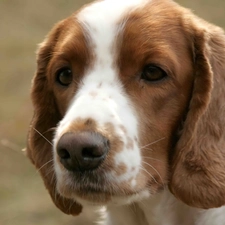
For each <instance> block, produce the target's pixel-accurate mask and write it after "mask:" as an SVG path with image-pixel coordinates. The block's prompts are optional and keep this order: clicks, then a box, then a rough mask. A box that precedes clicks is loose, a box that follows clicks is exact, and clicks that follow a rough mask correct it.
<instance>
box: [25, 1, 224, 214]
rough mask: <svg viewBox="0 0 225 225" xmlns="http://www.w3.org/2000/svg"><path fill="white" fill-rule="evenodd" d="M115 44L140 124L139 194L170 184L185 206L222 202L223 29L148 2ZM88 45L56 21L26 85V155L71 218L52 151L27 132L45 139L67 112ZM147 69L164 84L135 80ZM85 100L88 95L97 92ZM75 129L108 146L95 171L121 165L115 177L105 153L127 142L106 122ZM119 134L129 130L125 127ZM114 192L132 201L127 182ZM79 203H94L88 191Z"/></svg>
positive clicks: (73, 208)
mask: <svg viewBox="0 0 225 225" xmlns="http://www.w3.org/2000/svg"><path fill="white" fill-rule="evenodd" d="M143 15H144V16H143ZM162 15H163V16H162ZM143 28H144V29H143ZM137 31H138V32H137ZM118 40H119V41H120V44H119V45H118V46H119V49H118V60H117V62H116V65H117V66H118V68H119V71H120V72H119V73H120V74H119V75H120V80H121V82H122V83H123V84H124V87H125V91H126V93H127V94H128V96H129V97H130V99H131V101H132V102H133V105H134V109H135V111H136V112H137V115H138V118H139V138H138V142H139V145H140V147H141V154H142V158H143V161H144V162H145V163H143V167H144V168H145V170H143V171H142V174H140V175H139V176H138V177H137V183H138V185H139V187H140V189H141V188H142V187H145V186H150V187H151V188H153V189H154V190H155V192H157V191H159V190H161V189H162V187H163V186H164V185H165V184H169V188H170V190H171V192H172V193H173V194H174V195H175V196H176V197H177V198H179V199H181V200H182V201H183V202H185V203H186V204H188V205H190V206H194V207H200V208H211V207H219V206H221V205H223V204H225V158H224V157H225V151H224V148H225V116H224V115H225V106H224V96H225V35H224V32H223V31H222V30H221V29H220V28H217V27H215V26H213V25H210V24H208V23H206V22H204V21H202V20H200V19H199V18H197V17H195V16H194V15H193V14H192V13H191V12H190V11H188V10H186V9H184V8H182V7H180V6H178V5H177V4H176V3H174V2H172V1H167V0H157V1H156V0H153V1H152V2H151V3H149V5H148V6H146V7H145V8H144V9H142V8H140V9H138V10H136V11H134V12H132V13H130V14H129V18H128V20H127V22H126V26H125V29H124V33H123V35H122V36H120V37H118ZM89 47H90V46H87V43H86V41H85V37H84V34H83V32H82V31H81V28H80V26H79V24H78V23H76V22H75V20H74V18H72V17H71V18H68V19H66V20H64V21H62V22H60V23H59V24H58V25H56V26H55V27H54V28H53V30H52V31H51V32H50V34H49V35H48V37H47V39H46V40H45V41H44V42H43V44H42V45H41V47H40V49H39V52H38V60H37V63H38V68H37V73H36V76H35V77H34V80H33V86H32V100H33V104H34V117H33V120H32V122H31V127H30V131H29V135H28V146H27V155H28V157H29V158H30V159H31V161H32V162H33V163H34V164H35V166H36V168H37V169H39V171H40V173H41V175H42V177H43V180H44V182H45V185H46V187H47V189H48V190H49V193H50V195H51V197H52V199H53V201H54V202H55V204H56V206H57V207H59V208H60V209H61V210H62V211H63V212H65V213H68V214H73V215H76V214H79V213H80V211H81V206H80V205H79V204H77V203H75V202H74V201H72V200H71V199H70V198H69V194H68V198H65V197H62V196H61V195H59V194H58V192H57V190H56V187H55V182H56V180H55V179H56V178H55V172H54V170H53V162H52V161H51V160H52V146H51V145H50V144H49V143H48V142H47V141H46V140H45V139H44V138H43V137H41V136H40V134H38V133H37V132H36V131H35V130H34V129H33V128H35V129H36V130H38V131H39V132H40V133H41V134H42V135H44V137H45V138H47V139H48V140H49V141H50V142H51V141H52V138H53V131H52V129H51V128H54V127H56V125H57V123H58V122H59V121H60V120H61V118H62V116H63V115H64V114H65V112H66V110H67V107H68V104H69V101H70V100H71V98H72V97H73V96H74V94H75V92H76V90H77V87H78V84H79V82H80V81H81V79H82V76H83V74H84V72H85V69H86V68H87V65H89V68H90V66H91V64H92V62H93V57H94V56H93V55H91V53H90V52H89V51H88V48H89ZM71 49H73V51H71ZM62 52H64V53H63V54H60V53H62ZM78 55H79V56H78ZM74 59H76V60H74ZM68 61H69V63H70V66H71V65H72V67H73V69H74V70H75V71H77V76H76V80H75V82H74V83H73V84H72V85H71V87H70V88H68V89H66V90H63V89H62V88H61V87H57V86H56V85H55V84H54V79H53V74H54V73H55V71H57V69H58V68H59V67H62V66H67V64H68ZM150 62H151V63H155V64H157V65H160V66H162V67H163V68H164V70H166V71H167V73H168V74H169V75H170V78H169V79H168V80H167V81H165V82H161V83H159V84H155V85H152V84H146V83H145V82H143V81H142V80H140V76H139V74H140V71H141V70H142V68H143V66H144V65H146V64H148V63H150ZM100 87H101V84H99V88H100ZM91 95H92V97H95V93H91ZM79 123H80V122H79ZM77 129H78V130H80V129H81V130H85V129H92V130H96V131H97V132H100V133H101V134H103V135H104V136H106V137H107V138H109V139H110V140H111V148H113V149H114V152H111V153H110V154H109V156H108V157H107V159H106V161H105V162H104V164H103V166H102V168H101V169H105V170H107V169H108V170H115V173H119V174H121V173H124V172H125V171H126V168H125V167H124V165H119V166H118V168H117V169H118V170H116V166H115V165H114V164H115V163H114V161H113V155H114V154H115V153H116V152H119V151H120V149H121V146H123V145H124V144H127V147H132V146H133V144H134V140H132V139H130V138H129V137H127V143H122V141H120V138H119V137H117V136H116V134H115V132H114V129H113V125H112V124H110V123H109V124H105V127H104V129H103V130H101V129H100V130H99V128H98V124H95V123H93V121H91V120H88V119H87V120H86V122H85V121H83V122H82V123H80V124H79V127H78V125H77V124H71V127H70V131H75V130H77ZM120 129H121V130H122V131H123V132H124V133H127V131H126V128H125V127H122V126H121V127H120ZM135 142H137V139H135ZM154 142H155V144H154V145H153V146H151V145H149V143H154ZM44 165H45V166H44ZM146 171H148V172H146ZM149 173H150V174H152V176H153V177H149ZM155 180H156V181H157V182H155ZM117 188H118V187H117ZM120 189H121V190H118V189H117V193H118V191H121V192H125V193H127V194H131V190H130V186H129V184H128V183H127V182H125V183H124V184H121V185H120ZM109 190H110V188H109ZM124 190H125V191H124ZM67 192H68V190H67ZM111 193H112V192H111ZM152 193H153V192H152ZM80 196H82V197H83V198H88V199H90V198H93V199H94V198H95V197H96V196H95V197H92V193H91V191H90V193H87V195H86V196H84V193H83V192H82V190H81V193H80ZM93 196H94V195H93ZM104 197H105V200H107V199H110V196H104ZM95 200H96V198H95Z"/></svg>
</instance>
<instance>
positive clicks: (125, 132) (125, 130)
mask: <svg viewBox="0 0 225 225" xmlns="http://www.w3.org/2000/svg"><path fill="white" fill-rule="evenodd" d="M119 128H120V129H121V130H122V131H123V133H124V134H127V129H126V128H125V127H124V126H123V125H119Z"/></svg>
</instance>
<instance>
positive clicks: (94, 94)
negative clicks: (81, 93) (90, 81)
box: [89, 91, 98, 98]
mask: <svg viewBox="0 0 225 225" xmlns="http://www.w3.org/2000/svg"><path fill="white" fill-rule="evenodd" d="M89 95H90V96H92V97H93V98H95V97H96V96H97V95H98V93H97V92H96V91H91V92H90V93H89Z"/></svg>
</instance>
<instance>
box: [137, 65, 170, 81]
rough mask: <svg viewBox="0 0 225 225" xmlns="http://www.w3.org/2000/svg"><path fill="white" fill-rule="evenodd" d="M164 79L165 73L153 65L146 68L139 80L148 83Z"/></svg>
mask: <svg viewBox="0 0 225 225" xmlns="http://www.w3.org/2000/svg"><path fill="white" fill-rule="evenodd" d="M165 77H167V74H166V72H165V71H164V70H162V69H161V68H160V67H157V66H154V65H148V66H146V67H145V68H144V70H143V72H142V74H141V79H143V80H146V81H149V82H156V81H160V80H162V79H164V78H165Z"/></svg>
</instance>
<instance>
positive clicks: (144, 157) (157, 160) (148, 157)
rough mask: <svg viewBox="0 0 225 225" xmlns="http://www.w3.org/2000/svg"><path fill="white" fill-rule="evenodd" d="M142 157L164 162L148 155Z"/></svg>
mask: <svg viewBox="0 0 225 225" xmlns="http://www.w3.org/2000/svg"><path fill="white" fill-rule="evenodd" d="M142 158H144V159H152V160H155V161H158V162H161V163H164V162H163V161H162V160H160V159H156V158H152V157H148V156H142Z"/></svg>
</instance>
